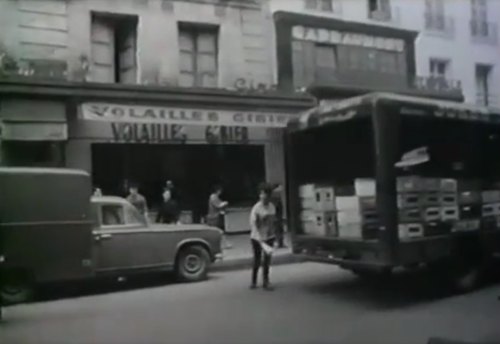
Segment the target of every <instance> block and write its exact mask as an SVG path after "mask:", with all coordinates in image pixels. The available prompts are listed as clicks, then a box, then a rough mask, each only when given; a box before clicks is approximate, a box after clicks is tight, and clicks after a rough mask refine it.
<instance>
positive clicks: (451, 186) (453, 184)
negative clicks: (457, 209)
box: [440, 179, 458, 193]
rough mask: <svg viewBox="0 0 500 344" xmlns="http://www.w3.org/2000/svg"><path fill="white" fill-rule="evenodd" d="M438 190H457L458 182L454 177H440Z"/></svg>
mask: <svg viewBox="0 0 500 344" xmlns="http://www.w3.org/2000/svg"><path fill="white" fill-rule="evenodd" d="M440 190H441V191H442V192H455V193H456V192H457V191H458V183H457V180H456V179H441V187H440Z"/></svg>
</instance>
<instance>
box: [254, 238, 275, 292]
mask: <svg viewBox="0 0 500 344" xmlns="http://www.w3.org/2000/svg"><path fill="white" fill-rule="evenodd" d="M251 241H252V250H253V268H252V284H257V275H258V274H259V268H260V266H261V265H262V280H263V282H264V285H266V284H269V268H270V266H271V255H268V254H265V253H264V252H263V250H262V246H260V242H259V241H258V240H254V239H252V240H251ZM265 242H266V244H268V245H269V246H271V247H273V246H274V239H269V240H266V241H265ZM262 256H264V257H262Z"/></svg>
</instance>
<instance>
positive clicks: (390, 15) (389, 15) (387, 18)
mask: <svg viewBox="0 0 500 344" xmlns="http://www.w3.org/2000/svg"><path fill="white" fill-rule="evenodd" d="M368 18H369V19H372V20H375V21H378V22H386V23H388V24H399V22H400V9H399V7H397V6H391V7H388V8H385V9H379V10H376V11H369V12H368Z"/></svg>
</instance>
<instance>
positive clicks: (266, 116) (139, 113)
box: [81, 103, 291, 128]
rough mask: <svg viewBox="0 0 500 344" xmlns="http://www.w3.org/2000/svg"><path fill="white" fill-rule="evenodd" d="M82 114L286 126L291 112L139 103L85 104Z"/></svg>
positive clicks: (125, 119)
mask: <svg viewBox="0 0 500 344" xmlns="http://www.w3.org/2000/svg"><path fill="white" fill-rule="evenodd" d="M81 117H82V118H83V119H85V120H93V121H106V122H115V123H119V122H127V123H138V122H139V123H158V124H171V125H172V124H179V125H190V124H195V125H196V124H197V125H221V126H245V127H270V128H282V127H285V126H286V124H287V122H288V120H289V119H290V118H291V115H290V114H281V113H268V112H239V111H227V110H205V109H186V108H171V107H159V106H142V105H116V104H103V103H84V104H82V105H81Z"/></svg>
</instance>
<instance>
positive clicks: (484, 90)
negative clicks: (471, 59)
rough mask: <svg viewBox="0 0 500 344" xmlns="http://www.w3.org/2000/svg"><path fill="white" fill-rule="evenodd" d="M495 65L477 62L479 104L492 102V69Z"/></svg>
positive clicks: (486, 104)
mask: <svg viewBox="0 0 500 344" xmlns="http://www.w3.org/2000/svg"><path fill="white" fill-rule="evenodd" d="M492 69H493V66H491V65H485V64H476V91H477V93H476V102H477V104H478V105H484V106H488V105H491V103H492V99H491V98H492V92H491V85H490V84H491V80H490V79H491V71H492Z"/></svg>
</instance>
